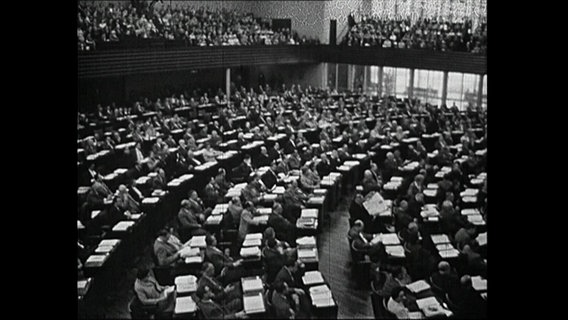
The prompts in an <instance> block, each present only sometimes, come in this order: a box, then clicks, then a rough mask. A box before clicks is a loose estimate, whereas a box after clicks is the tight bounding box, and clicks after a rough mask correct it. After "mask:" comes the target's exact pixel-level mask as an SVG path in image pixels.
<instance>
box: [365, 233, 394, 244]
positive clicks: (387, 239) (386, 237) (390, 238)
mask: <svg viewBox="0 0 568 320" xmlns="http://www.w3.org/2000/svg"><path fill="white" fill-rule="evenodd" d="M377 239H378V240H377ZM379 241H380V242H382V243H383V244H384V245H385V246H388V245H399V244H400V239H398V237H397V235H396V233H379V234H377V235H375V237H374V238H373V240H372V241H371V244H373V243H378V242H379Z"/></svg>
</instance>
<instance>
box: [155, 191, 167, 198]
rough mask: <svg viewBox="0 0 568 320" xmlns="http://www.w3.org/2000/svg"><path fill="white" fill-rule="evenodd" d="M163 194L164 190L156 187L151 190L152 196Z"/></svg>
mask: <svg viewBox="0 0 568 320" xmlns="http://www.w3.org/2000/svg"><path fill="white" fill-rule="evenodd" d="M165 194H166V192H165V191H164V190H160V189H156V190H154V191H153V192H152V197H161V196H163V195H165Z"/></svg>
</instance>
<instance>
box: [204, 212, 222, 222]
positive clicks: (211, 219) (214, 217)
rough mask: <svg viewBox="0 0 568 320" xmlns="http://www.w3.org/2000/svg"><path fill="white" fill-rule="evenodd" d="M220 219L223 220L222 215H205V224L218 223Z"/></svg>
mask: <svg viewBox="0 0 568 320" xmlns="http://www.w3.org/2000/svg"><path fill="white" fill-rule="evenodd" d="M221 221H223V216H222V215H220V214H218V215H210V216H209V217H207V220H206V221H205V224H220V223H221Z"/></svg>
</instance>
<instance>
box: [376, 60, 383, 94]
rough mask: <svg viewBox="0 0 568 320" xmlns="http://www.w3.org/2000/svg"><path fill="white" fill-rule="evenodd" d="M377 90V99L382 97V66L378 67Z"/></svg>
mask: <svg viewBox="0 0 568 320" xmlns="http://www.w3.org/2000/svg"><path fill="white" fill-rule="evenodd" d="M378 83H379V88H378V89H379V90H378V92H377V94H378V95H379V98H380V97H382V96H383V66H380V67H379V80H378Z"/></svg>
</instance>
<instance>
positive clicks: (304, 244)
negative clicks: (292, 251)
mask: <svg viewBox="0 0 568 320" xmlns="http://www.w3.org/2000/svg"><path fill="white" fill-rule="evenodd" d="M296 244H297V245H298V247H300V248H310V247H311V248H313V247H315V246H316V237H314V236H311V237H302V238H298V239H296Z"/></svg>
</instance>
